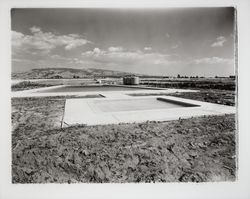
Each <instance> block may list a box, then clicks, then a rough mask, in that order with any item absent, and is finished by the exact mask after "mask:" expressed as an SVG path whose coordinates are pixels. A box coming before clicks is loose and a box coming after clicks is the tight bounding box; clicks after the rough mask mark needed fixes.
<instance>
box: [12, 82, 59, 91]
mask: <svg viewBox="0 0 250 199" xmlns="http://www.w3.org/2000/svg"><path fill="white" fill-rule="evenodd" d="M55 85H60V84H55V83H54V84H47V83H36V82H30V81H22V82H20V83H17V84H14V85H12V86H11V90H12V91H23V90H29V89H35V88H44V87H50V86H55Z"/></svg>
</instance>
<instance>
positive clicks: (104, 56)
mask: <svg viewBox="0 0 250 199" xmlns="http://www.w3.org/2000/svg"><path fill="white" fill-rule="evenodd" d="M82 57H83V58H84V60H89V61H90V60H91V61H95V62H98V63H105V64H107V63H109V64H122V65H124V64H136V63H140V64H142V63H145V64H151V65H152V64H157V65H159V64H169V63H170V62H171V63H173V62H174V61H173V60H170V55H166V54H160V53H148V52H147V53H146V52H142V51H140V50H137V51H124V50H123V51H117V50H115V51H113V50H111V51H110V49H108V50H107V51H105V50H100V49H99V48H95V49H93V50H92V51H87V52H83V53H82Z"/></svg>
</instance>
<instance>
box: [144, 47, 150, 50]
mask: <svg viewBox="0 0 250 199" xmlns="http://www.w3.org/2000/svg"><path fill="white" fill-rule="evenodd" d="M144 50H146V51H150V50H152V48H151V47H145V48H144Z"/></svg>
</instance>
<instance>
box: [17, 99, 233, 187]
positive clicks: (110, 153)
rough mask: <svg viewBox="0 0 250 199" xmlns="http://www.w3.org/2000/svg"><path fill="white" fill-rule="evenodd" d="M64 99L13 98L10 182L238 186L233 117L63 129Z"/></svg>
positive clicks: (209, 117) (210, 117) (208, 117)
mask: <svg viewBox="0 0 250 199" xmlns="http://www.w3.org/2000/svg"><path fill="white" fill-rule="evenodd" d="M64 102H65V97H45V98H13V99H12V126H13V129H12V182H13V183H76V182H93V183H104V182H120V183H124V182H208V181H234V180H235V179H236V152H235V150H236V144H235V115H223V116H207V117H198V118H190V119H185V120H184V119H180V120H177V121H169V122H154V121H153V122H145V123H139V124H138V123H135V124H119V125H105V126H74V127H69V128H64V129H61V128H60V125H61V119H62V114H63V108H64Z"/></svg>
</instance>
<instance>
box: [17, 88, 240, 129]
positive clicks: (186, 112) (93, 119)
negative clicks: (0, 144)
mask: <svg viewBox="0 0 250 199" xmlns="http://www.w3.org/2000/svg"><path fill="white" fill-rule="evenodd" d="M63 87H65V85H59V86H51V87H46V88H39V89H31V90H25V91H16V92H12V97H19V98H22V97H49V96H50V97H53V96H78V97H81V96H82V97H83V96H90V95H94V96H95V95H96V96H102V97H103V98H74V99H73V98H72V99H66V103H65V110H64V116H63V119H62V120H63V123H62V124H63V125H62V126H63V127H66V126H70V125H77V124H85V125H106V124H118V123H133V122H145V121H169V120H176V119H179V118H190V117H196V116H204V115H223V114H231V113H235V112H236V108H235V107H232V106H225V105H219V104H213V103H208V102H201V101H196V100H190V99H184V98H179V97H172V96H163V95H161V94H169V93H176V92H199V91H197V90H189V89H157V88H156V89H155V90H153V89H152V88H149V89H147V87H143V88H144V89H135V90H123V91H121V90H120V91H119V90H117V91H102V90H101V89H100V91H91V92H90V91H88V92H44V91H46V90H50V89H55V88H63ZM133 88H136V87H133ZM41 91H43V92H41ZM130 94H154V96H136V97H134V96H130ZM157 97H160V98H162V99H166V100H173V101H176V102H179V103H188V104H194V105H198V106H196V107H176V108H159V107H158V108H157V109H154V108H152V109H148V107H146V104H145V110H143V109H142V110H132V109H130V110H126V111H119V110H118V111H112V110H111V111H108V112H105V111H101V110H100V108H98V107H97V106H96V102H105V103H106V102H108V101H115V100H131V103H133V100H134V101H135V100H140V99H150V98H155V100H156V98H157ZM105 103H104V104H105ZM121 106H122V105H121Z"/></svg>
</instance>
